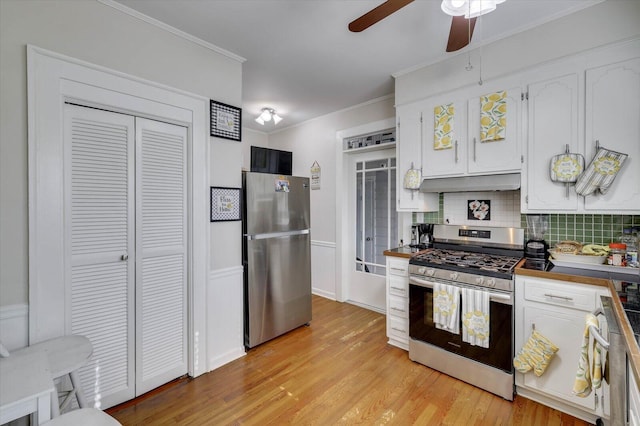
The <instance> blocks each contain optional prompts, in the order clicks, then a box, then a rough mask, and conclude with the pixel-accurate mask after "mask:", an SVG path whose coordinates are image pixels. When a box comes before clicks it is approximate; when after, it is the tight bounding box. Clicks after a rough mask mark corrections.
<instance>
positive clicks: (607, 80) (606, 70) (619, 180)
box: [584, 58, 640, 211]
mask: <svg viewBox="0 0 640 426" xmlns="http://www.w3.org/2000/svg"><path fill="white" fill-rule="evenodd" d="M585 114H586V116H585V124H586V128H585V150H584V152H585V160H586V161H587V162H589V161H591V159H592V158H593V156H594V155H595V154H596V145H597V144H599V145H600V147H602V148H606V149H609V150H613V151H617V152H620V153H624V154H627V155H628V157H627V159H626V160H625V162H624V163H623V165H622V169H621V170H620V172H619V173H618V175H617V176H616V179H615V181H614V182H613V185H612V186H611V188H610V189H609V191H607V192H606V194H604V195H602V194H599V193H598V194H597V195H590V196H587V197H585V204H584V208H585V210H619V211H629V210H635V211H637V210H639V209H640V185H639V183H640V58H636V59H633V60H630V61H625V62H619V63H615V64H612V65H606V66H602V67H599V68H593V69H588V70H587V72H586V96H585Z"/></svg>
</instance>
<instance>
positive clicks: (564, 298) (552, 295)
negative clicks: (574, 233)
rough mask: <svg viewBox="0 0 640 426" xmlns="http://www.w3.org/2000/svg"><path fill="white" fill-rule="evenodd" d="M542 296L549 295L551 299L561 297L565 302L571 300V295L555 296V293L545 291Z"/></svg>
mask: <svg viewBox="0 0 640 426" xmlns="http://www.w3.org/2000/svg"><path fill="white" fill-rule="evenodd" d="M544 297H549V298H551V299H562V300H564V301H566V302H571V301H572V300H573V297H567V296H557V295H555V294H551V293H545V294H544Z"/></svg>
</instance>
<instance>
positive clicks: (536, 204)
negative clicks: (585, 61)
mask: <svg viewBox="0 0 640 426" xmlns="http://www.w3.org/2000/svg"><path fill="white" fill-rule="evenodd" d="M528 97H529V100H528V132H527V155H526V176H524V177H523V180H522V184H523V185H522V188H523V191H522V209H523V211H532V212H534V211H549V210H554V211H563V210H576V208H577V206H578V196H577V194H576V192H575V191H574V190H573V188H571V190H570V191H567V190H566V186H565V185H564V184H560V183H557V182H552V181H551V177H550V173H549V164H550V161H551V157H553V156H554V155H559V154H562V153H564V152H565V150H566V147H567V146H568V147H569V151H570V152H576V153H577V152H579V151H580V149H579V146H578V75H577V74H569V75H564V76H561V77H557V78H552V79H549V80H544V81H540V82H536V83H533V84H530V85H529V87H528Z"/></svg>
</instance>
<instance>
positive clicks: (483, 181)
mask: <svg viewBox="0 0 640 426" xmlns="http://www.w3.org/2000/svg"><path fill="white" fill-rule="evenodd" d="M515 189H520V173H508V174H504V175H486V176H461V177H448V178H437V179H425V180H423V181H422V184H420V192H474V191H512V190H515Z"/></svg>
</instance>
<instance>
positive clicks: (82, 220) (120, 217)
mask: <svg viewBox="0 0 640 426" xmlns="http://www.w3.org/2000/svg"><path fill="white" fill-rule="evenodd" d="M134 137H135V129H134V118H133V117H130V116H127V115H123V114H115V113H111V112H106V111H99V110H95V109H90V108H82V107H77V106H72V105H67V106H66V107H65V182H66V184H65V199H66V212H65V221H66V226H67V229H68V230H70V232H69V234H67V235H68V238H69V239H68V241H67V242H66V245H65V247H66V250H67V253H66V256H65V259H66V263H67V268H66V271H67V274H68V275H67V276H68V279H67V282H68V286H69V287H68V288H67V300H68V304H67V306H68V308H67V312H66V315H67V318H68V322H67V324H70V332H71V333H75V334H82V335H84V336H87V337H88V338H89V339H90V340H91V342H92V344H93V349H94V350H93V356H92V358H91V361H90V362H89V365H87V366H86V367H84V368H82V369H81V371H80V375H81V380H82V382H83V385H84V390H85V392H86V394H87V395H86V396H87V400H88V401H90V404H91V405H96V406H99V407H109V406H112V405H115V404H117V403H120V402H123V401H126V400H128V399H131V398H133V397H134V396H135V386H134V367H133V361H134V358H133V355H134V352H133V349H134V337H135V336H134V328H133V325H134V323H133V321H131V318H133V313H134V311H133V308H134V305H133V301H134V298H133V296H134V286H133V283H134V277H135V275H134V274H135V269H134V268H135V251H134V241H135V240H134V217H135V216H134V208H135V204H134V185H133V183H134V174H133V171H134V147H135V144H134ZM127 256H128V257H127ZM62 314H63V313H62V312H61V315H62Z"/></svg>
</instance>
